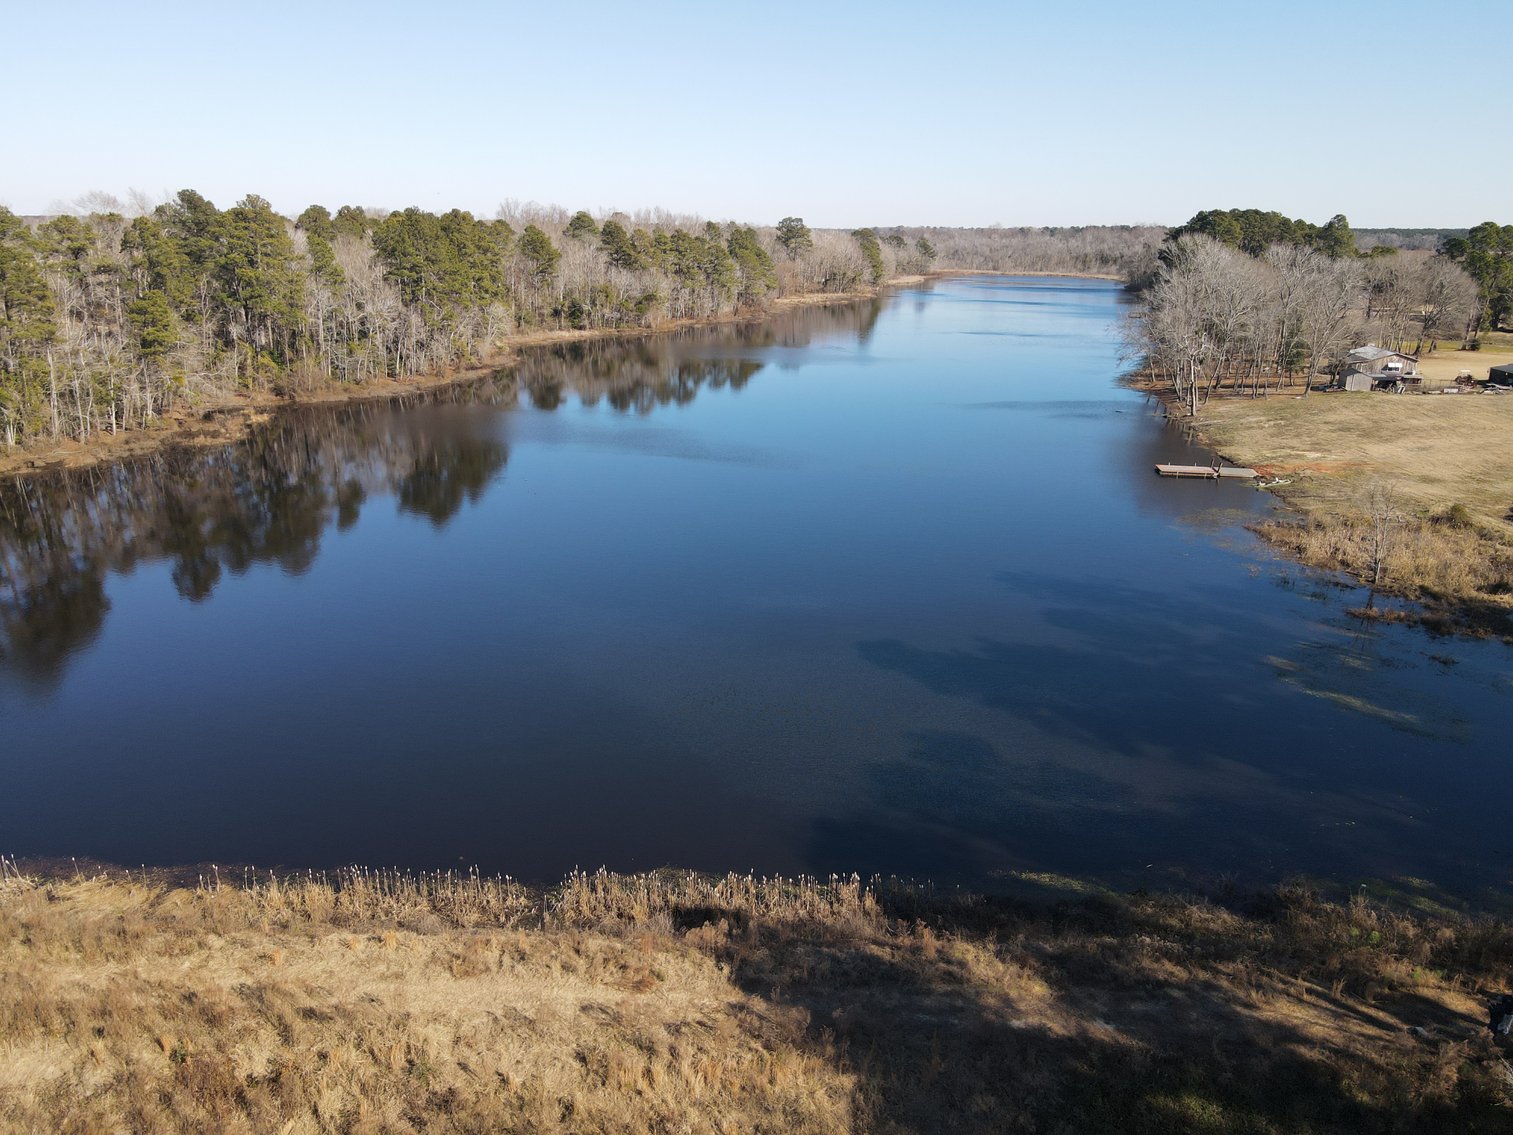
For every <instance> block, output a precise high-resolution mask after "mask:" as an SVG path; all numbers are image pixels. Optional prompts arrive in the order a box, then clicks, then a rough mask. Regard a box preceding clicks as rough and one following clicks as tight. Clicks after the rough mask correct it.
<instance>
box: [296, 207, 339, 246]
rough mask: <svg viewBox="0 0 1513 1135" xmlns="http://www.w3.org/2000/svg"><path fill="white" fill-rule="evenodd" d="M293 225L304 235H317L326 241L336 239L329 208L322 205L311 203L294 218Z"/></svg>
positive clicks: (334, 224) (334, 226)
mask: <svg viewBox="0 0 1513 1135" xmlns="http://www.w3.org/2000/svg"><path fill="white" fill-rule="evenodd" d="M294 227H295V228H297V229H299V231H300V232H302V233H304V234H305V235H306V236H318V237H320V238H321V239H322V240H327V241H330V240H335V239H336V223H335V222H334V221H333V220H332V219H331V210H330V209H327V208H326V207H325V206H324V205H311V206H310V207H309V208H308V209H306V210H305V211H304V212H303V213H301V214H300V215H299V216H298V217H297V218H295V221H294Z"/></svg>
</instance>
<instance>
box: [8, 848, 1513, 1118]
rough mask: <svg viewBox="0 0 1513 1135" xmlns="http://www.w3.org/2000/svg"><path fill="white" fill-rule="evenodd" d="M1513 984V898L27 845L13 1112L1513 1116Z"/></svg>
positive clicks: (17, 934)
mask: <svg viewBox="0 0 1513 1135" xmlns="http://www.w3.org/2000/svg"><path fill="white" fill-rule="evenodd" d="M1510 981H1513V928H1510V926H1509V924H1508V923H1506V922H1504V921H1501V920H1498V919H1494V918H1473V917H1468V916H1461V915H1456V914H1453V913H1448V912H1443V911H1441V912H1439V913H1436V914H1423V913H1411V912H1408V911H1405V910H1402V909H1398V908H1395V907H1390V906H1387V905H1384V904H1383V903H1380V902H1376V901H1368V900H1366V899H1364V898H1357V899H1355V900H1353V901H1350V902H1344V903H1341V902H1333V901H1329V900H1326V899H1325V898H1323V897H1321V896H1320V895H1318V894H1316V893H1315V892H1313V891H1311V890H1309V889H1307V888H1303V887H1290V888H1282V889H1279V890H1275V891H1271V892H1267V893H1264V894H1260V895H1249V896H1229V898H1228V899H1227V900H1226V901H1224V902H1217V901H1210V900H1207V899H1203V898H1197V897H1181V896H1171V895H1166V896H1122V897H1121V896H1107V895H1105V896H1102V897H1098V898H1093V899H1087V900H1083V901H1080V902H1077V903H1072V904H1063V905H1059V906H1055V907H1046V906H1033V905H1025V904H1021V903H1016V902H1011V901H1009V900H1007V899H1003V898H995V897H991V896H984V895H972V894H963V893H959V892H954V891H953V892H937V891H935V890H934V889H932V888H931V887H929V886H928V885H924V884H915V883H909V882H905V881H899V880H882V879H878V880H869V881H863V880H861V879H858V878H855V877H831V878H826V879H816V878H798V879H785V878H779V877H762V876H757V875H750V874H748V875H739V874H730V875H723V876H705V875H699V874H694V873H689V872H679V871H663V872H657V873H655V874H651V875H635V876H626V875H616V874H612V873H609V872H604V871H599V872H592V873H587V872H576V873H574V874H573V875H571V876H569V877H568V878H567V879H565V880H563V882H562V883H560V884H559V885H558V886H556V887H553V888H550V889H548V890H537V889H533V888H530V887H526V886H524V885H522V884H520V883H519V882H517V881H515V880H511V879H508V878H502V877H494V878H490V877H483V876H480V875H479V874H478V873H476V872H465V873H458V874H453V873H446V872H443V873H418V872H405V871H396V870H383V869H377V870H375V869H371V868H361V867H352V868H347V869H344V870H342V871H337V872H332V873H329V874H315V873H308V872H307V873H303V874H288V875H283V874H271V873H267V872H261V871H259V872H253V871H251V870H250V869H249V870H238V871H235V872H231V871H227V870H225V869H221V868H211V869H208V870H207V871H205V872H203V873H200V874H199V876H198V878H193V877H191V878H190V879H189V880H188V881H187V882H184V881H174V880H172V879H169V878H166V877H162V876H157V875H155V874H154V873H153V872H151V871H140V870H133V871H132V872H130V873H127V872H123V871H120V870H110V871H94V872H89V871H86V870H70V871H63V872H60V873H59V874H58V875H57V876H54V877H48V876H43V875H41V874H39V873H37V872H34V871H28V870H25V869H23V866H22V865H19V864H16V863H14V862H13V861H7V862H6V863H5V864H4V870H3V872H0V1037H3V1038H4V1039H3V1044H4V1048H5V1058H4V1060H0V1130H3V1131H15V1132H21V1131H27V1132H31V1131H42V1130H47V1131H68V1132H77V1133H81V1135H94V1133H96V1132H100V1133H103V1132H117V1131H125V1130H131V1131H169V1132H178V1131H184V1132H188V1131H196V1132H198V1131H210V1130H214V1131H228V1132H238V1131H246V1132H253V1131H258V1132H262V1131H279V1132H286V1133H288V1135H296V1133H301V1132H306V1133H313V1132H416V1131H422V1130H423V1131H426V1132H438V1131H440V1132H478V1131H574V1132H578V1131H591V1132H592V1131H604V1132H607V1131H689V1132H717V1131H770V1132H827V1133H828V1132H852V1131H871V1132H917V1131H934V1130H953V1131H956V1130H960V1131H968V1132H974V1131H983V1132H987V1131H1003V1130H1015V1129H1023V1130H1035V1129H1060V1130H1101V1129H1109V1130H1115V1129H1117V1130H1120V1131H1132V1132H1147V1131H1148V1132H1156V1131H1161V1132H1167V1131H1193V1132H1198V1131H1221V1130H1222V1131H1257V1132H1271V1131H1275V1132H1281V1131H1289V1132H1290V1131H1335V1130H1338V1131H1345V1130H1349V1131H1384V1132H1385V1131H1401V1130H1409V1129H1411V1130H1416V1131H1433V1130H1445V1131H1449V1130H1456V1131H1463V1130H1472V1129H1477V1130H1494V1129H1497V1127H1496V1125H1497V1124H1498V1123H1506V1122H1507V1120H1508V1118H1509V1117H1510V1115H1513V1112H1510V1111H1509V1110H1508V1109H1509V1097H1508V1089H1507V1088H1506V1086H1505V1084H1504V1082H1503V1080H1502V1076H1503V1071H1502V1069H1503V1067H1504V1066H1503V1065H1502V1064H1501V1058H1500V1057H1499V1055H1498V1054H1497V1052H1496V1051H1495V1050H1494V1048H1493V1042H1492V1040H1491V1038H1490V1035H1489V1034H1487V1032H1486V1030H1485V1029H1484V1028H1483V1027H1482V1026H1481V1021H1480V1019H1479V1016H1478V1014H1479V1013H1480V1011H1481V1005H1480V1002H1481V999H1482V998H1484V997H1485V996H1487V995H1489V994H1491V993H1494V992H1498V991H1501V990H1502V989H1504V988H1505V987H1506V986H1507V985H1508V983H1509V982H1510ZM1410 1027H1413V1028H1416V1029H1418V1030H1419V1032H1417V1033H1410V1032H1409V1029H1410Z"/></svg>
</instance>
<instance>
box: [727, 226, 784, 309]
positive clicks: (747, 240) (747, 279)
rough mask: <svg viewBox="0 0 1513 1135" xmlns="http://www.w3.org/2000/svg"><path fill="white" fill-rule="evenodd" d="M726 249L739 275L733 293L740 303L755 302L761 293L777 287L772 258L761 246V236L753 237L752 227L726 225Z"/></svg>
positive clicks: (754, 233) (758, 300) (759, 298)
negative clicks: (727, 231)
mask: <svg viewBox="0 0 1513 1135" xmlns="http://www.w3.org/2000/svg"><path fill="white" fill-rule="evenodd" d="M725 247H726V249H727V250H728V251H729V252H730V255H731V258H732V259H733V260H734V261H735V267H736V272H737V275H738V277H739V281H740V283H739V286H738V289H737V293H736V298H737V301H738V302H740V303H759V302H761V299H762V297H763V296H765V295H766V294H767V293H768V292H770V291H772V289H773V288H776V287H777V283H778V279H777V272H776V270H775V269H774V268H773V264H772V257H771V256H769V255H768V254H767V250H766V249H765V248H763V247H762V242H761V239H760V238H759V237H758V236H757V232H756V229H754V228H751V227H749V226H747V227H741V226H739V225H731V226H730V236H729V238H728V239H727V240H726V242H725Z"/></svg>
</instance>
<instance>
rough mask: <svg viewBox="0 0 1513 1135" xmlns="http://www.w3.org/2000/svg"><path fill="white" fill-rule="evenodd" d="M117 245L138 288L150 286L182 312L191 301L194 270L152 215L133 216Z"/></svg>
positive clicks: (177, 245)
mask: <svg viewBox="0 0 1513 1135" xmlns="http://www.w3.org/2000/svg"><path fill="white" fill-rule="evenodd" d="M121 249H122V251H124V252H125V253H126V254H127V263H128V265H129V266H130V270H131V273H132V275H133V277H134V278H135V279H136V282H137V286H138V288H139V289H146V288H153V289H155V290H157V291H160V292H162V293H163V294H164V295H165V296H167V297H168V301H169V303H170V304H172V306H173V308H174V310H176V311H178V312H180V313H181V314H182V313H185V312H187V311H188V310H189V307H190V305H191V304H192V303H193V302H194V284H195V279H194V272H193V270H192V269H191V268H190V265H189V258H188V257H187V256H185V255H184V250H183V248H182V247H181V246H180V244H179V242H178V241H176V240H174V239H173V238H172V237H171V236H169V235H168V233H167V231H165V229H164V227H163V225H162V224H160V223H159V222H158V221H157V220H155V219H153V218H152V217H137V218H136V219H135V220H133V221H132V222H131V224H129V225H127V226H126V232H125V234H124V235H123V236H122V237H121Z"/></svg>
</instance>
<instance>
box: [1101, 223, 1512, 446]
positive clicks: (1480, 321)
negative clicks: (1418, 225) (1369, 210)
mask: <svg viewBox="0 0 1513 1135" xmlns="http://www.w3.org/2000/svg"><path fill="white" fill-rule="evenodd" d="M1493 227H1494V228H1495V227H1496V226H1493ZM1492 295H1493V293H1491V292H1489V291H1488V290H1487V289H1486V288H1485V287H1483V286H1482V285H1481V284H1480V283H1479V281H1478V279H1476V278H1473V277H1472V276H1471V275H1469V274H1468V273H1467V272H1466V271H1464V270H1463V269H1462V268H1461V267H1460V265H1459V264H1458V263H1457V262H1456V261H1455V260H1454V259H1453V258H1451V257H1450V256H1448V255H1446V256H1432V257H1426V256H1422V255H1411V254H1396V253H1393V254H1389V255H1383V256H1378V255H1369V256H1365V257H1362V256H1361V255H1360V254H1359V253H1358V252H1357V251H1356V246H1355V237H1354V234H1353V233H1352V232H1351V230H1350V227H1349V223H1348V222H1347V221H1346V220H1345V218H1344V217H1335V218H1333V219H1332V220H1331V221H1330V222H1329V223H1328V224H1327V225H1324V226H1323V227H1317V226H1313V225H1309V224H1307V223H1306V222H1302V221H1293V220H1289V219H1288V218H1286V217H1283V216H1282V215H1281V214H1279V213H1262V212H1259V211H1258V210H1234V211H1214V212H1206V213H1199V214H1198V215H1197V216H1196V217H1194V218H1193V219H1192V220H1191V221H1189V222H1188V223H1187V224H1186V225H1183V226H1182V227H1180V228H1178V229H1174V230H1173V231H1172V233H1171V234H1170V236H1169V237H1168V240H1167V242H1166V243H1165V244H1164V245H1163V246H1162V249H1161V253H1160V266H1159V268H1158V269H1157V270H1156V272H1155V275H1154V277H1153V279H1152V281H1151V282H1150V284H1149V286H1148V287H1146V288H1145V289H1144V292H1143V298H1144V301H1145V302H1144V305H1143V307H1142V308H1141V309H1140V310H1139V311H1137V312H1135V313H1133V314H1132V316H1131V318H1130V319H1129V320H1128V321H1127V324H1126V330H1127V341H1128V345H1129V352H1130V355H1131V357H1132V358H1134V359H1137V360H1138V361H1139V362H1140V364H1141V366H1142V368H1143V369H1144V370H1145V372H1146V377H1147V378H1148V379H1149V380H1151V381H1153V382H1154V383H1156V384H1157V385H1159V386H1160V387H1161V388H1163V389H1165V390H1167V391H1168V392H1169V394H1170V397H1171V400H1172V401H1173V402H1174V403H1175V404H1176V405H1178V406H1180V407H1181V408H1182V409H1183V411H1184V412H1185V413H1187V414H1188V415H1189V416H1195V415H1196V414H1197V413H1198V411H1199V409H1200V408H1201V407H1202V406H1204V405H1205V404H1206V403H1207V402H1208V400H1209V399H1210V398H1212V397H1213V396H1214V395H1216V394H1219V393H1221V392H1225V391H1227V392H1229V393H1232V394H1245V395H1248V396H1250V397H1257V398H1258V397H1264V396H1266V395H1268V394H1272V393H1280V392H1282V391H1283V390H1286V389H1288V388H1295V389H1297V390H1298V391H1299V392H1300V393H1303V394H1308V393H1309V392H1311V390H1312V389H1313V386H1314V383H1315V376H1317V375H1319V374H1322V373H1324V372H1326V371H1327V370H1328V369H1329V368H1331V367H1332V366H1334V365H1335V364H1337V363H1338V362H1339V361H1340V359H1341V358H1342V357H1343V356H1344V354H1345V353H1346V352H1347V351H1349V350H1350V349H1352V348H1353V347H1357V346H1361V345H1364V344H1365V343H1367V342H1373V343H1376V344H1378V345H1380V346H1384V347H1386V348H1387V349H1389V350H1401V351H1410V352H1411V353H1418V352H1421V351H1426V350H1427V351H1431V352H1432V351H1434V350H1437V349H1438V344H1439V341H1440V340H1441V339H1449V338H1452V337H1453V338H1456V339H1460V340H1462V342H1463V345H1464V346H1470V345H1471V344H1472V343H1473V342H1474V341H1475V340H1476V338H1477V336H1478V334H1479V332H1480V330H1481V329H1482V328H1483V327H1488V328H1489V329H1492V330H1495V320H1496V319H1497V318H1499V316H1498V308H1497V307H1496V305H1495V303H1494V302H1493V298H1491V297H1492Z"/></svg>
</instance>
